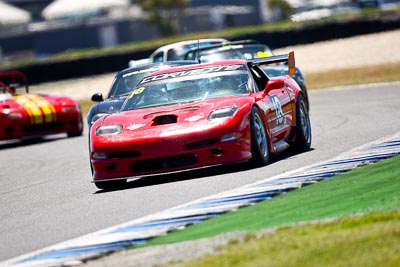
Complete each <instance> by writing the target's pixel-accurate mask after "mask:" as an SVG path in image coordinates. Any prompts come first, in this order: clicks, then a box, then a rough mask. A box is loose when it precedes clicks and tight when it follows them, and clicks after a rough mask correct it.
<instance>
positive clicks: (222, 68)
mask: <svg viewBox="0 0 400 267" xmlns="http://www.w3.org/2000/svg"><path fill="white" fill-rule="evenodd" d="M244 68H245V66H244V65H228V66H210V67H206V68H200V69H190V70H183V71H177V72H170V73H164V74H159V75H154V76H150V77H147V78H144V79H143V80H142V81H141V82H140V84H143V83H147V82H153V81H159V80H165V79H171V78H179V77H186V76H191V75H201V74H207V73H213V72H223V71H235V70H240V69H244Z"/></svg>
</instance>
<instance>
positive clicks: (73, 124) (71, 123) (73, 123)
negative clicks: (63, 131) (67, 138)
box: [69, 120, 78, 126]
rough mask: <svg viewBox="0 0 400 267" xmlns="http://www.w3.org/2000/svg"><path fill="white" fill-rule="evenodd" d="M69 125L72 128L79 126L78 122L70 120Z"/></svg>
mask: <svg viewBox="0 0 400 267" xmlns="http://www.w3.org/2000/svg"><path fill="white" fill-rule="evenodd" d="M69 124H70V125H72V126H76V125H78V121H77V120H70V121H69Z"/></svg>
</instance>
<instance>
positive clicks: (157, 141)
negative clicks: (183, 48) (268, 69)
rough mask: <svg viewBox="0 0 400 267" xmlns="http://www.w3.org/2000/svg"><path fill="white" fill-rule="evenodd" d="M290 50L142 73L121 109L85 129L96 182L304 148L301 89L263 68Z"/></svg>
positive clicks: (307, 139)
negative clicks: (258, 57)
mask: <svg viewBox="0 0 400 267" xmlns="http://www.w3.org/2000/svg"><path fill="white" fill-rule="evenodd" d="M280 62H288V63H289V64H288V68H289V73H291V74H292V73H293V71H294V54H293V52H291V53H289V54H287V55H277V56H271V57H268V58H261V59H253V60H248V61H246V60H223V61H217V62H212V63H204V64H194V65H187V66H182V67H174V68H168V69H166V70H161V71H157V72H155V73H152V74H150V75H149V76H147V77H145V78H143V79H142V80H141V82H139V84H138V85H137V86H136V87H135V88H134V89H133V91H132V92H131V93H130V95H129V96H128V97H127V98H126V100H125V102H124V104H123V106H122V108H121V112H120V113H117V114H113V115H109V116H104V117H102V118H101V119H99V120H97V121H96V122H95V123H94V124H93V126H92V127H91V130H90V141H89V142H90V160H91V165H92V166H91V167H92V171H93V180H94V182H95V185H96V186H97V187H98V188H101V189H111V188H115V187H119V186H122V185H123V184H124V183H126V180H127V178H128V177H129V176H142V175H147V174H155V173H164V172H171V171H178V170H186V169H192V168H198V167H204V166H212V165H221V164H228V163H234V162H241V161H253V162H254V163H256V164H257V165H264V164H267V163H268V160H269V156H270V154H273V153H279V152H281V151H283V150H285V149H288V148H290V147H292V148H293V149H295V150H298V151H306V150H308V149H309V148H310V146H311V124H310V120H309V116H308V112H307V106H306V101H305V95H304V92H303V91H302V90H301V89H300V87H299V85H298V84H297V83H296V82H295V81H294V80H293V79H292V78H291V77H290V76H288V75H285V76H278V77H273V78H270V77H268V76H267V74H266V73H265V72H264V71H262V69H261V67H260V66H262V65H266V64H276V63H280Z"/></svg>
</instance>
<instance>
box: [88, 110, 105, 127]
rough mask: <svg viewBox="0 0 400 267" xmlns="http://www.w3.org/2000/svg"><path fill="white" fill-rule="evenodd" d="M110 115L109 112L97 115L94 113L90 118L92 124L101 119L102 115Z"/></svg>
mask: <svg viewBox="0 0 400 267" xmlns="http://www.w3.org/2000/svg"><path fill="white" fill-rule="evenodd" d="M106 115H108V113H97V114H96V115H94V116H93V117H92V119H91V120H90V125H92V124H93V123H95V122H96V121H97V120H98V119H100V118H101V117H104V116H106Z"/></svg>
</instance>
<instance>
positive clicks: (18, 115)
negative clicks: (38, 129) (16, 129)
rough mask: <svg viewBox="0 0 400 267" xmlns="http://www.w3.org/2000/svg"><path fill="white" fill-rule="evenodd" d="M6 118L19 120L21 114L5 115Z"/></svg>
mask: <svg viewBox="0 0 400 267" xmlns="http://www.w3.org/2000/svg"><path fill="white" fill-rule="evenodd" d="M6 117H7V118H10V119H19V118H22V114H21V113H8V114H7V115H6Z"/></svg>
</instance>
